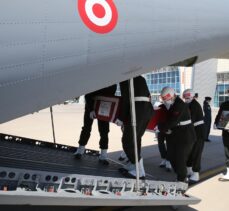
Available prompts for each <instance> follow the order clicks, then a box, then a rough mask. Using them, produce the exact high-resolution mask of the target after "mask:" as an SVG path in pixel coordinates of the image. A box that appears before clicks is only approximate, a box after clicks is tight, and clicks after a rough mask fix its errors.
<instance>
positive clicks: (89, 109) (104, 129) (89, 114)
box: [74, 85, 116, 164]
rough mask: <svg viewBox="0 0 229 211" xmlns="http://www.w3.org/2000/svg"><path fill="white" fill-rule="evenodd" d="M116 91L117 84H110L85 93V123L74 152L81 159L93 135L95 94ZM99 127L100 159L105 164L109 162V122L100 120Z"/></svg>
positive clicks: (108, 93)
mask: <svg viewBox="0 0 229 211" xmlns="http://www.w3.org/2000/svg"><path fill="white" fill-rule="evenodd" d="M115 92H116V85H113V86H109V87H107V88H104V89H100V90H97V91H95V92H91V93H89V94H86V95H85V111H84V125H83V127H82V131H81V134H80V139H79V142H78V143H79V147H78V149H77V151H76V152H75V153H74V155H75V157H76V158H78V159H80V158H81V156H82V154H83V153H84V151H85V146H86V144H87V142H88V140H89V138H90V135H91V128H92V124H93V119H94V118H95V111H94V98H95V96H114V95H115ZM98 129H99V134H100V142H99V145H100V149H101V154H100V157H99V161H101V162H102V163H103V164H109V163H108V161H107V159H108V156H107V149H108V133H109V122H106V121H102V120H98Z"/></svg>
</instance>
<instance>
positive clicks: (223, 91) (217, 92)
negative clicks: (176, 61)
mask: <svg viewBox="0 0 229 211" xmlns="http://www.w3.org/2000/svg"><path fill="white" fill-rule="evenodd" d="M144 77H145V78H146V81H147V84H148V86H149V89H150V92H151V96H152V101H153V102H154V101H157V100H158V99H159V95H160V92H161V90H162V88H163V87H165V86H171V87H173V88H174V89H175V91H176V94H177V95H181V94H182V92H183V91H184V90H185V89H189V88H192V89H193V91H194V92H195V93H198V96H199V97H198V101H199V102H200V104H201V105H202V104H203V101H204V98H205V97H206V96H209V97H211V98H212V99H214V100H212V106H214V107H219V106H220V104H221V103H222V102H224V101H225V100H229V97H228V94H227V90H228V88H229V60H227V59H210V60H207V61H204V62H201V63H198V64H196V65H194V66H193V67H164V68H161V69H159V70H154V71H152V72H150V73H147V74H145V75H144Z"/></svg>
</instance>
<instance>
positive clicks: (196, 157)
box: [183, 89, 205, 183]
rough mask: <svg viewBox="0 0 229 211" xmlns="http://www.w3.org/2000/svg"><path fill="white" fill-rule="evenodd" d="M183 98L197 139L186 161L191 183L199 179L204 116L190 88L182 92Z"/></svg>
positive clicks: (203, 137) (203, 136)
mask: <svg viewBox="0 0 229 211" xmlns="http://www.w3.org/2000/svg"><path fill="white" fill-rule="evenodd" d="M183 98H184V100H185V102H186V103H188V105H189V110H190V112H191V119H192V124H193V125H194V128H195V132H196V139H197V141H196V142H195V143H194V146H193V148H192V152H191V154H190V157H189V159H188V162H187V171H188V176H189V181H190V182H191V183H195V182H198V181H199V179H200V176H199V172H200V167H201V156H202V152H203V148H204V139H205V127H204V117H203V111H202V108H201V105H200V104H199V103H198V102H197V101H196V99H195V96H194V94H193V92H192V90H191V89H186V90H185V91H184V92H183Z"/></svg>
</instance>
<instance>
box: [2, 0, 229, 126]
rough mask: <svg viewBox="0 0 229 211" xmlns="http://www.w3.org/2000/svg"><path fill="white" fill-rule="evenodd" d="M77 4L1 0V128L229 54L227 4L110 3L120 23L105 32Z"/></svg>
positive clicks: (221, 0) (204, 0)
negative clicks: (157, 71) (182, 64)
mask: <svg viewBox="0 0 229 211" xmlns="http://www.w3.org/2000/svg"><path fill="white" fill-rule="evenodd" d="M87 1H90V0H87ZM102 1H105V0H102ZM102 1H98V2H102ZM95 2H96V1H95ZM78 3H79V1H77V0H20V1H19V0H1V1H0V97H1V103H0V123H2V122H5V121H9V120H11V119H14V118H17V117H19V116H22V115H25V114H28V113H31V112H34V111H38V110H40V109H43V108H45V107H48V106H51V105H53V104H57V103H61V102H63V101H64V100H66V99H69V98H72V97H77V96H80V95H82V94H85V93H88V92H90V91H93V90H96V89H99V88H102V87H106V86H108V85H111V84H114V83H117V82H120V81H123V80H126V79H129V78H132V77H134V76H137V75H140V74H143V73H146V72H149V71H151V70H152V69H153V68H159V67H163V66H166V65H170V64H174V63H176V62H179V61H182V60H185V59H188V58H191V57H194V56H198V62H199V61H203V60H205V59H208V58H212V57H218V56H221V55H224V54H225V55H226V53H228V52H229V24H228V23H229V12H228V9H229V1H228V0H218V1H212V0H192V1H184V0H173V1H171V0H163V1H162V0H113V3H114V4H115V6H116V8H117V12H118V20H117V25H116V26H115V27H114V29H113V30H111V31H110V32H108V33H104V34H101V33H97V32H94V31H92V30H91V29H89V28H88V27H87V26H86V24H85V23H84V22H83V21H82V18H81V17H80V15H79V8H78V7H77V4H78Z"/></svg>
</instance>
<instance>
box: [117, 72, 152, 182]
mask: <svg viewBox="0 0 229 211" xmlns="http://www.w3.org/2000/svg"><path fill="white" fill-rule="evenodd" d="M134 90H135V91H134V92H135V108H136V124H137V126H136V132H137V149H138V159H139V160H138V163H137V164H138V165H139V173H140V178H141V179H143V178H144V177H145V170H144V166H143V159H142V158H141V138H142V136H143V134H144V132H145V130H146V128H147V125H148V122H149V120H150V119H151V116H152V112H153V108H152V104H151V99H150V92H149V89H148V87H147V84H146V80H145V78H143V77H142V76H138V77H136V78H134ZM120 91H121V96H122V101H121V106H120V114H119V116H118V118H117V120H116V124H117V125H119V126H122V127H123V135H122V146H123V150H124V152H125V154H126V156H127V158H128V159H129V161H130V162H129V163H128V164H127V165H126V166H125V167H124V169H120V171H121V172H122V173H124V174H125V176H127V177H131V178H136V166H135V165H136V163H135V151H134V142H133V128H132V125H131V110H130V93H129V84H128V81H123V82H121V83H120Z"/></svg>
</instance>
